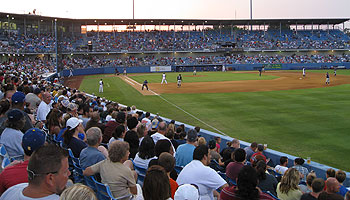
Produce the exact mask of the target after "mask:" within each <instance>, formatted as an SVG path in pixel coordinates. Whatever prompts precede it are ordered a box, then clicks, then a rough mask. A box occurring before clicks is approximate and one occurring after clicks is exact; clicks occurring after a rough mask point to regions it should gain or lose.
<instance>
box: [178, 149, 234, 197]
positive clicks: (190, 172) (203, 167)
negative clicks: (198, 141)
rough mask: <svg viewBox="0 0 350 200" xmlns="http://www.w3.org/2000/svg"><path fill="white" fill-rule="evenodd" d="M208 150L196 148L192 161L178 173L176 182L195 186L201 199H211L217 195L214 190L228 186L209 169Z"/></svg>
mask: <svg viewBox="0 0 350 200" xmlns="http://www.w3.org/2000/svg"><path fill="white" fill-rule="evenodd" d="M209 162H210V154H209V149H208V147H206V146H203V145H202V146H198V147H196V148H195V150H194V152H193V160H192V161H191V162H190V163H189V164H187V165H186V166H185V167H184V168H183V169H182V171H181V172H180V174H179V176H178V178H177V180H176V182H177V183H178V184H179V185H182V184H195V185H197V186H198V188H199V194H200V198H201V199H213V198H214V196H216V197H218V196H219V194H218V192H217V191H216V189H218V188H220V189H222V188H224V187H226V186H228V184H227V183H226V181H225V180H224V179H222V178H221V176H220V175H219V174H218V173H217V172H216V171H215V170H213V169H211V168H210V167H207V166H208V165H209Z"/></svg>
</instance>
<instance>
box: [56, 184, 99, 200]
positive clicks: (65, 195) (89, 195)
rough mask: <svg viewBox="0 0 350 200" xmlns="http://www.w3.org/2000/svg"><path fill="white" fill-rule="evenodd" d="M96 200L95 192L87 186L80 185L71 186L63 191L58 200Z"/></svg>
mask: <svg viewBox="0 0 350 200" xmlns="http://www.w3.org/2000/svg"><path fill="white" fill-rule="evenodd" d="M72 199H76V200H81V199H84V200H98V199H97V197H96V195H95V192H94V191H93V190H92V189H91V188H90V187H88V186H86V185H83V184H81V183H77V184H74V185H73V186H71V187H69V188H67V189H65V190H64V191H63V192H62V194H61V196H60V200H72Z"/></svg>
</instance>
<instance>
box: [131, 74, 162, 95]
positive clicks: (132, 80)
mask: <svg viewBox="0 0 350 200" xmlns="http://www.w3.org/2000/svg"><path fill="white" fill-rule="evenodd" d="M125 80H126V81H128V82H129V83H131V84H133V85H135V84H137V85H139V86H142V84H141V83H138V82H137V81H135V80H134V79H132V78H129V77H127V76H126V77H125ZM132 82H134V83H135V84H134V83H132ZM148 91H150V92H152V93H153V94H154V95H157V96H158V95H159V94H157V93H155V92H154V91H153V90H148Z"/></svg>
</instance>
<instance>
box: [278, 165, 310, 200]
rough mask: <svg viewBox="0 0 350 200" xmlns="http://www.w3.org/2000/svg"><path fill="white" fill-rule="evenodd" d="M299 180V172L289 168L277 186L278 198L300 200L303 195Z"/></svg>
mask: <svg viewBox="0 0 350 200" xmlns="http://www.w3.org/2000/svg"><path fill="white" fill-rule="evenodd" d="M299 180H300V174H299V172H298V170H296V169H294V168H289V169H288V170H287V171H286V172H285V173H284V175H283V176H282V179H281V182H280V183H278V185H277V190H276V191H277V197H278V198H279V199H283V200H299V199H300V197H301V195H302V194H303V193H302V192H301V191H300V189H299V187H298V184H299Z"/></svg>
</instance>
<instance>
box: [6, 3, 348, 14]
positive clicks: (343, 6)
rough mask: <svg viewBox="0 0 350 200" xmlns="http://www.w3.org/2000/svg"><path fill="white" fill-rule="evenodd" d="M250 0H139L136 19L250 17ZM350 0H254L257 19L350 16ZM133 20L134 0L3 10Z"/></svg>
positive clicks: (12, 6) (12, 5)
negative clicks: (34, 10)
mask: <svg viewBox="0 0 350 200" xmlns="http://www.w3.org/2000/svg"><path fill="white" fill-rule="evenodd" d="M249 4H250V0H176V1H174V0H172V1H170V0H135V19H235V18H237V19H249V18H250V9H249ZM349 8H350V0H253V18H255V19H285V18H350V12H349ZM33 9H36V10H37V14H40V15H44V16H53V17H68V18H92V19H102V18H111V19H131V18H132V0H114V1H113V0H98V1H97V0H95V1H91V0H85V1H82V0H60V1H50V0H49V1H48V0H30V1H29V0H11V1H6V2H3V3H2V5H1V7H0V12H9V13H19V14H23V13H28V12H32V11H33Z"/></svg>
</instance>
